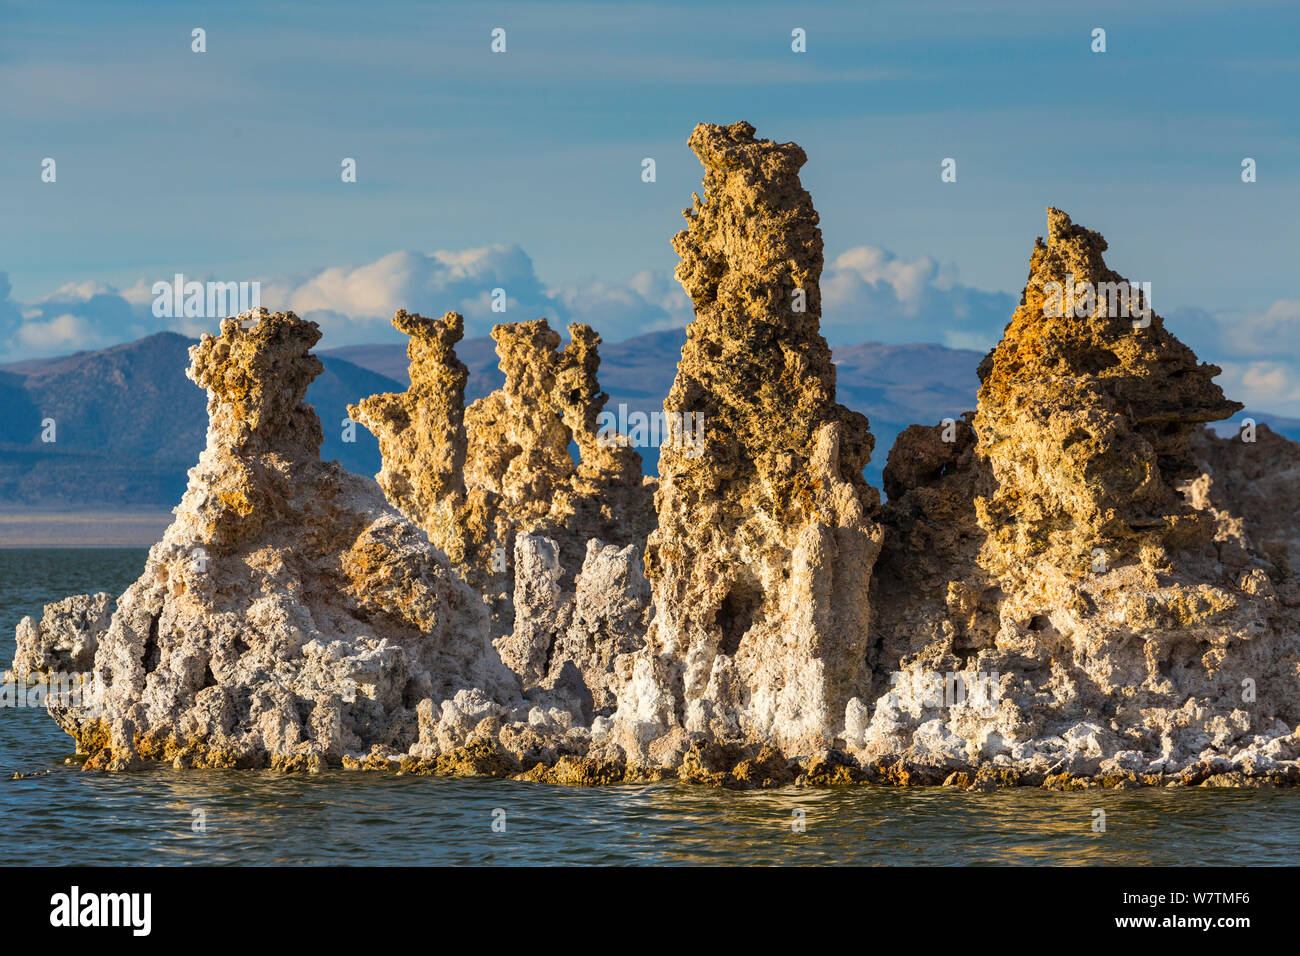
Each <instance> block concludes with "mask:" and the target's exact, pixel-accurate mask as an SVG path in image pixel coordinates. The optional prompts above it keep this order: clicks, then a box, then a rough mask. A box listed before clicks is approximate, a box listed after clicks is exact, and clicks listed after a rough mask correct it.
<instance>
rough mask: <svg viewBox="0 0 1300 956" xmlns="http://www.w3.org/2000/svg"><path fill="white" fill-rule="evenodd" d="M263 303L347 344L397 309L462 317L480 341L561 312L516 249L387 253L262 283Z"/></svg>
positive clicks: (378, 326)
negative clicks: (499, 301)
mask: <svg viewBox="0 0 1300 956" xmlns="http://www.w3.org/2000/svg"><path fill="white" fill-rule="evenodd" d="M494 289H503V290H504V294H505V303H506V311H505V312H504V313H502V312H494V311H493V310H492V305H493V290H494ZM262 304H263V305H265V306H266V307H267V308H272V309H292V310H293V311H294V312H297V313H298V314H299V315H301V316H304V317H310V318H313V319H315V320H316V321H318V322H320V323H321V326H322V328H325V329H326V330H327V331H335V332H338V333H340V335H341V336H346V337H348V338H351V337H353V335H354V334H355V333H356V332H358V331H363V330H373V331H378V330H380V329H382V328H383V327H384V326H386V325H387V323H388V320H389V319H391V318H392V317H393V313H394V312H396V311H397V310H398V309H406V310H407V311H408V312H421V313H424V314H426V315H442V314H443V313H444V312H447V311H449V310H453V311H456V312H460V313H462V314H463V315H464V316H465V319H466V325H467V334H470V335H483V334H486V333H487V331H488V330H489V329H490V328H491V327H492V325H494V324H495V323H497V322H510V321H521V320H524V319H535V318H540V317H541V316H547V317H550V318H553V319H555V320H556V321H560V322H562V321H563V320H564V319H565V318H566V317H567V315H566V313H565V310H564V307H563V305H562V304H561V303H560V302H559V301H558V300H557V299H555V298H553V297H552V296H550V295H549V294H548V293H547V292H546V290H545V289H544V288H543V287H542V284H541V282H540V281H539V280H538V278H537V276H536V274H535V273H534V272H533V263H532V260H531V259H530V258H529V257H528V255H527V253H525V252H524V251H523V250H522V249H520V248H519V247H518V246H504V245H499V246H485V247H481V248H478V249H467V250H463V251H457V252H447V251H438V252H433V253H429V254H427V255H426V254H424V253H419V252H410V251H400V252H393V253H390V254H389V255H386V256H384V257H382V258H380V259H377V260H375V261H374V262H370V263H367V264H365V265H362V266H358V267H355V268H347V267H335V268H330V269H325V270H324V271H323V272H319V273H316V274H312V275H306V276H297V277H288V278H281V279H270V280H263V282H262Z"/></svg>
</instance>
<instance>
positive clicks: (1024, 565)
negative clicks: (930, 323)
mask: <svg viewBox="0 0 1300 956" xmlns="http://www.w3.org/2000/svg"><path fill="white" fill-rule="evenodd" d="M1105 249H1106V243H1105V240H1104V239H1102V237H1101V236H1100V235H1098V234H1097V233H1095V232H1092V231H1090V230H1087V229H1083V228H1081V227H1078V226H1075V225H1074V224H1073V223H1071V221H1070V219H1069V217H1068V216H1066V215H1065V214H1064V213H1062V212H1060V211H1059V210H1055V209H1049V210H1048V235H1047V241H1046V242H1043V240H1041V239H1040V240H1039V241H1038V243H1037V244H1036V246H1035V248H1034V251H1033V255H1032V257H1031V260H1030V274H1029V280H1028V282H1027V283H1026V286H1025V291H1024V294H1023V296H1022V299H1021V305H1020V307H1019V308H1017V310H1016V312H1015V314H1014V315H1013V316H1012V319H1011V322H1010V324H1009V325H1008V326H1007V329H1006V332H1005V335H1004V337H1003V339H1002V341H1001V342H1000V343H999V344H998V345H997V346H996V347H995V348H994V349H993V350H992V351H991V352H990V353H989V355H988V357H987V358H986V359H985V360H984V362H983V363H982V364H981V366H980V377H981V381H982V384H981V388H980V392H979V399H978V408H977V410H976V411H975V413H974V415H973V416H972V415H969V414H968V415H966V416H964V417H963V418H961V419H957V420H950V421H948V422H947V423H945V424H941V425H939V426H935V427H923V426H912V427H911V428H909V429H907V430H906V431H905V432H904V433H903V434H902V435H900V436H899V439H898V440H897V442H896V444H895V445H894V448H893V449H892V450H891V452H890V456H889V461H888V464H887V465H886V468H885V479H884V480H885V486H886V490H887V492H888V494H889V501H888V504H887V505H886V506H885V508H884V521H885V523H886V526H887V528H888V530H889V533H888V535H887V539H886V545H885V548H884V550H883V553H882V555H881V559H880V561H879V563H878V565H877V576H876V579H875V581H874V595H875V600H874V606H875V608H876V610H877V612H878V617H877V622H876V623H877V631H878V634H879V637H880V643H879V644H878V645H877V646H876V647H875V648H873V651H872V661H873V663H874V665H875V668H876V674H877V682H876V685H875V687H874V688H873V691H872V695H871V698H868V699H869V700H870V704H869V705H868V704H866V703H863V702H862V701H857V702H854V705H853V707H852V710H853V711H854V714H855V717H854V719H853V720H852V721H851V724H852V725H853V727H852V731H851V733H850V734H849V738H848V741H847V742H848V744H849V750H850V752H851V753H852V754H853V755H855V756H856V757H858V758H859V759H860V760H862V761H869V760H874V759H879V758H882V757H886V756H889V757H894V758H900V759H902V760H904V761H906V762H908V763H909V764H911V765H913V766H921V767H927V768H930V770H931V772H932V773H941V772H943V771H946V770H954V771H955V770H958V769H966V768H971V767H974V766H975V765H979V764H983V765H992V766H1000V767H1004V768H1014V769H1016V770H1017V771H1018V772H1023V773H1030V774H1036V775H1037V779H1040V780H1041V779H1044V778H1045V777H1047V776H1052V775H1059V774H1068V775H1072V776H1079V775H1083V776H1096V775H1098V774H1101V775H1106V774H1111V775H1114V774H1136V775H1138V776H1141V775H1144V774H1145V775H1147V776H1148V777H1151V776H1152V775H1154V776H1155V777H1156V778H1159V775H1161V774H1165V775H1170V774H1175V773H1185V772H1192V771H1193V770H1194V768H1196V767H1205V766H1213V767H1219V768H1220V769H1227V767H1228V765H1229V764H1231V765H1232V766H1233V767H1250V768H1254V770H1256V771H1261V772H1262V771H1266V770H1268V769H1269V768H1272V767H1275V766H1281V765H1283V764H1288V762H1292V761H1294V760H1295V757H1296V756H1297V755H1298V754H1297V742H1296V739H1295V737H1294V734H1293V731H1294V729H1295V726H1296V721H1297V719H1300V693H1298V692H1300V640H1298V639H1297V633H1298V632H1297V613H1296V605H1297V604H1298V603H1300V600H1297V598H1300V594H1298V593H1297V589H1296V583H1295V581H1294V579H1293V578H1292V577H1291V574H1290V570H1289V565H1288V563H1287V561H1286V560H1285V551H1286V544H1285V541H1282V542H1274V543H1273V544H1272V545H1270V546H1269V547H1268V548H1265V547H1263V546H1262V544H1261V543H1260V540H1259V538H1258V537H1257V535H1258V534H1260V533H1266V532H1264V529H1263V528H1260V529H1258V530H1257V531H1256V533H1255V534H1253V535H1252V534H1250V533H1247V532H1246V531H1245V530H1244V526H1245V525H1247V524H1251V523H1252V522H1253V523H1255V524H1260V523H1261V519H1262V522H1263V523H1264V524H1266V523H1267V522H1268V520H1269V515H1270V511H1269V507H1270V506H1269V505H1267V504H1264V503H1260V502H1256V503H1255V504H1252V505H1247V506H1246V507H1245V509H1244V510H1245V511H1246V512H1248V513H1249V514H1250V515H1252V517H1251V518H1250V519H1247V520H1245V521H1243V519H1242V517H1241V516H1237V517H1234V516H1233V515H1231V514H1229V512H1228V511H1227V510H1223V509H1225V508H1232V507H1235V506H1241V505H1242V503H1243V502H1244V501H1248V500H1253V497H1252V493H1251V492H1250V491H1249V490H1248V489H1249V485H1250V481H1251V478H1250V476H1251V475H1253V474H1256V473H1258V472H1259V471H1261V470H1263V469H1267V468H1269V467H1272V466H1273V463H1274V462H1276V461H1277V460H1279V459H1282V460H1286V461H1287V462H1289V465H1288V467H1289V468H1291V469H1294V467H1295V463H1296V461H1297V457H1296V454H1295V449H1294V447H1292V448H1291V449H1287V450H1285V451H1283V450H1282V449H1281V448H1280V447H1279V446H1278V445H1277V443H1276V442H1275V441H1274V440H1273V438H1272V437H1269V438H1268V440H1265V441H1260V442H1258V443H1255V444H1246V443H1242V442H1240V441H1237V442H1235V444H1234V443H1233V442H1232V440H1228V442H1227V443H1224V442H1222V441H1220V440H1219V439H1215V438H1213V436H1207V435H1205V434H1204V432H1205V429H1204V426H1203V424H1202V423H1204V422H1209V421H1213V420H1216V419H1220V418H1224V417H1227V416H1229V415H1231V414H1232V413H1233V412H1234V411H1236V410H1237V409H1238V408H1240V405H1238V404H1237V403H1235V402H1230V401H1227V400H1225V399H1224V397H1223V394H1222V392H1221V391H1220V389H1219V388H1218V386H1217V385H1215V384H1214V383H1213V381H1212V378H1213V376H1214V375H1216V374H1217V373H1218V371H1219V369H1217V368H1215V367H1214V366H1210V365H1203V364H1199V363H1198V362H1197V361H1196V358H1195V356H1194V355H1193V354H1192V353H1191V351H1190V350H1189V349H1188V348H1187V347H1186V346H1184V345H1183V344H1182V343H1181V342H1179V341H1178V340H1177V339H1176V338H1174V337H1173V335H1172V334H1171V333H1170V332H1169V331H1168V330H1167V329H1166V328H1165V326H1164V322H1163V320H1162V319H1161V318H1160V317H1159V316H1158V315H1155V314H1154V313H1153V312H1152V313H1150V314H1149V315H1148V316H1147V317H1146V318H1145V319H1143V318H1141V317H1135V316H1134V315H1132V314H1130V315H1127V316H1125V315H1118V314H1115V312H1116V310H1114V309H1112V308H1110V307H1109V303H1107V302H1105V301H1104V300H1102V299H1101V298H1100V297H1099V298H1098V300H1097V301H1095V302H1093V303H1091V308H1086V309H1085V312H1086V314H1082V315H1075V314H1068V315H1063V316H1057V315H1053V313H1054V312H1055V311H1056V310H1055V309H1054V308H1053V307H1051V306H1050V305H1049V306H1047V307H1045V305H1046V304H1047V300H1048V298H1049V296H1050V295H1051V294H1052V292H1053V290H1054V287H1053V286H1052V285H1051V284H1052V283H1060V284H1064V283H1067V282H1069V281H1074V282H1076V283H1091V284H1092V285H1093V286H1097V285H1099V284H1101V283H1105V282H1122V281H1123V280H1122V279H1121V277H1120V276H1119V275H1118V274H1116V273H1114V272H1113V271H1111V270H1110V269H1108V268H1107V267H1106V265H1105V262H1104V261H1103V259H1102V252H1103V251H1104V250H1105ZM1287 444H1288V445H1289V444H1290V443H1287ZM1194 450H1200V453H1201V455H1202V456H1203V457H1209V458H1212V459H1214V460H1215V465H1214V466H1213V467H1214V475H1213V478H1212V479H1211V477H1210V476H1209V475H1207V474H1204V473H1203V467H1204V466H1203V465H1202V466H1198V464H1197V457H1196V454H1195V453H1194ZM1292 475H1293V476H1294V471H1293V472H1292ZM1243 479H1244V481H1243ZM1283 481H1284V482H1285V481H1286V479H1283ZM1291 487H1294V485H1291ZM1272 507H1274V508H1276V507H1277V506H1276V505H1273V506H1272ZM1216 509H1217V510H1216ZM1288 524H1289V525H1291V526H1293V524H1294V520H1293V519H1291V520H1290V521H1289V522H1288ZM1285 537H1286V535H1284V538H1285ZM1293 769H1294V764H1293V763H1290V764H1289V769H1288V772H1290V771H1291V770H1293Z"/></svg>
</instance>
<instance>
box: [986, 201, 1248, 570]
mask: <svg viewBox="0 0 1300 956" xmlns="http://www.w3.org/2000/svg"><path fill="white" fill-rule="evenodd" d="M1047 215H1048V238H1047V242H1046V243H1044V242H1043V240H1042V239H1039V240H1037V242H1036V243H1035V246H1034V250H1033V254H1032V255H1031V257H1030V269H1029V279H1028V281H1027V283H1026V285H1025V290H1024V293H1023V295H1022V297H1021V304H1020V306H1019V307H1018V308H1017V309H1016V311H1015V313H1014V314H1013V315H1012V317H1011V321H1010V323H1009V324H1008V325H1007V329H1006V332H1005V334H1004V336H1003V338H1002V341H1001V342H999V343H998V345H997V346H996V347H995V348H994V349H993V350H992V351H991V352H990V353H989V355H988V356H987V357H986V358H985V359H984V361H983V362H982V363H981V365H980V378H981V380H982V384H981V386H980V392H979V407H978V411H977V413H976V416H975V419H974V422H973V424H974V428H975V431H976V433H977V434H978V436H979V452H980V454H981V455H983V456H985V457H987V459H988V461H989V464H990V465H991V467H992V473H993V476H994V477H995V478H996V479H997V480H998V482H999V489H998V491H997V493H996V494H994V495H993V497H992V500H991V503H990V508H989V511H988V513H987V516H986V519H985V521H986V523H987V525H988V527H989V528H990V529H991V530H995V531H996V537H997V539H998V540H999V541H1000V545H999V547H1001V548H1002V549H1003V550H1004V553H1006V554H1011V553H1021V554H1023V553H1027V552H1028V553H1036V552H1038V551H1039V550H1041V549H1043V548H1050V547H1055V546H1057V545H1060V546H1065V547H1067V548H1069V549H1072V550H1073V551H1075V552H1077V554H1078V555H1083V554H1085V553H1090V552H1091V549H1092V548H1093V547H1095V546H1097V545H1098V544H1099V543H1101V542H1103V539H1104V540H1111V541H1126V540H1128V541H1130V542H1131V543H1132V544H1133V546H1136V538H1137V537H1141V536H1143V535H1145V534H1147V529H1155V530H1157V531H1160V532H1161V533H1164V532H1173V540H1172V541H1171V543H1178V542H1179V541H1183V540H1186V541H1194V540H1199V537H1200V536H1201V534H1202V533H1203V532H1206V533H1208V524H1207V523H1206V522H1205V521H1198V520H1197V519H1196V518H1195V516H1190V515H1188V514H1187V512H1188V508H1187V507H1186V505H1185V504H1184V502H1183V501H1182V497H1181V496H1180V495H1179V493H1178V491H1177V485H1178V483H1179V482H1181V481H1182V480H1184V479H1186V478H1189V477H1192V476H1193V475H1195V474H1196V471H1197V469H1196V465H1195V462H1194V461H1193V458H1192V455H1191V452H1190V449H1189V445H1188V441H1189V438H1190V436H1191V434H1192V431H1193V429H1194V428H1195V427H1197V426H1198V425H1199V424H1200V423H1203V422H1211V421H1217V420H1219V419H1222V418H1227V417H1229V416H1230V415H1232V414H1233V413H1234V412H1235V411H1237V410H1239V409H1240V408H1241V407H1242V406H1241V405H1240V404H1239V403H1237V402H1232V401H1228V400H1227V399H1225V398H1224V397H1223V392H1222V390H1221V389H1220V388H1219V386H1218V385H1216V384H1215V383H1214V381H1213V379H1214V376H1215V375H1217V374H1218V373H1219V371H1220V369H1219V368H1218V367H1216V366H1213V365H1207V364H1204V363H1201V362H1198V361H1197V359H1196V356H1195V355H1194V354H1193V353H1192V350H1191V349H1189V348H1188V347H1187V346H1186V345H1184V344H1183V343H1182V342H1180V341H1179V340H1178V339H1177V338H1175V337H1174V336H1173V335H1172V334H1171V333H1170V332H1169V331H1168V330H1167V329H1166V328H1165V324H1164V320H1163V319H1162V318H1161V317H1160V316H1159V315H1156V314H1155V312H1154V310H1151V309H1150V302H1149V300H1148V299H1147V294H1145V293H1144V294H1143V295H1141V296H1138V295H1136V294H1134V293H1133V292H1131V290H1132V288H1133V286H1131V285H1130V283H1129V282H1128V280H1126V279H1125V278H1124V277H1123V276H1121V275H1120V274H1119V273H1117V272H1115V271H1113V270H1111V269H1110V268H1108V267H1107V266H1106V263H1105V260H1104V259H1103V258H1102V252H1103V251H1105V249H1106V240H1105V239H1103V238H1102V237H1101V235H1099V234H1098V233H1096V232H1093V231H1092V230H1090V229H1084V228H1082V227H1080V226H1076V225H1074V224H1073V223H1072V222H1071V221H1070V217H1069V216H1067V215H1066V214H1065V213H1063V212H1061V211H1060V210H1058V209H1048V211H1047ZM1148 288H1149V287H1148ZM1035 476H1038V477H1037V479H1035ZM1198 528H1199V530H1198Z"/></svg>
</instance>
